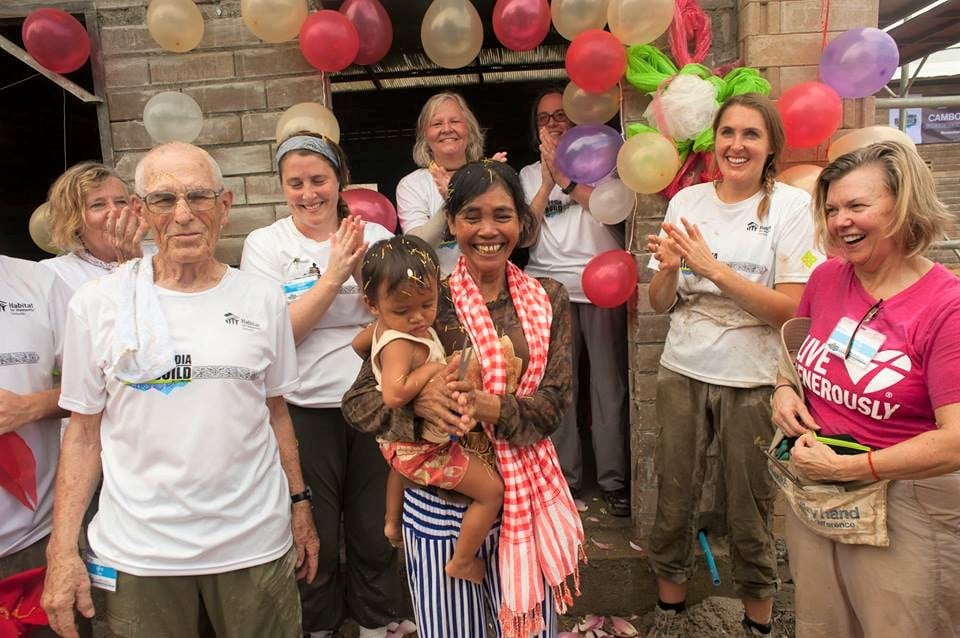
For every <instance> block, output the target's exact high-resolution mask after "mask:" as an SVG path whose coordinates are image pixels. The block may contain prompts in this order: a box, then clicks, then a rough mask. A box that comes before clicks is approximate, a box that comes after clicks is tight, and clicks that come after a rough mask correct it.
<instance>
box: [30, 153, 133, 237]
mask: <svg viewBox="0 0 960 638" xmlns="http://www.w3.org/2000/svg"><path fill="white" fill-rule="evenodd" d="M111 177H115V178H117V179H118V180H119V181H120V183H121V184H123V188H124V190H127V194H128V195H129V190H128V189H127V185H126V184H124V183H123V180H122V179H120V176H119V175H117V173H116V172H115V171H114V170H113V169H112V168H108V167H106V166H104V165H103V164H100V163H98V162H81V163H80V164H76V165H74V166H71V167H70V168H68V169H67V170H66V171H64V173H63V175H61V176H60V177H58V178H57V181H55V182H54V183H53V186H51V187H50V192H49V193H48V195H47V199H48V200H49V201H50V217H51V224H50V238H51V240H52V241H53V244H54V245H55V246H56V247H57V248H59V249H60V250H63V251H65V252H72V251H74V250H80V249H81V248H83V242H82V241H81V240H80V233H81V231H82V230H83V227H84V220H83V213H84V211H85V210H86V207H87V202H86V197H87V193H88V192H89V191H90V190H91V189H93V188H99V187H100V186H102V185H103V184H104V182H106V181H107V180H108V179H110V178H111Z"/></svg>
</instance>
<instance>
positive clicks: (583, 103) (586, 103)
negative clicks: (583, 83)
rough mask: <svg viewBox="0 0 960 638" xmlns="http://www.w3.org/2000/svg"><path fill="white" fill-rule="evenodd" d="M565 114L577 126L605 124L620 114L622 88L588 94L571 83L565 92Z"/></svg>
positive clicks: (617, 87) (614, 87)
mask: <svg viewBox="0 0 960 638" xmlns="http://www.w3.org/2000/svg"><path fill="white" fill-rule="evenodd" d="M563 112H564V113H566V114H567V117H568V118H570V119H571V120H573V121H574V122H576V123H577V124H605V123H606V122H608V121H609V120H610V118H612V117H613V116H614V115H616V114H617V113H619V112H620V87H619V86H616V85H614V86H612V87H610V89H609V90H607V91H604V92H603V93H587V92H586V91H584V90H583V89H581V88H580V87H579V86H577V85H576V84H574V83H573V82H570V83H568V84H567V88H565V89H564V90H563Z"/></svg>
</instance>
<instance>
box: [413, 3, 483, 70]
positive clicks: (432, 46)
mask: <svg viewBox="0 0 960 638" xmlns="http://www.w3.org/2000/svg"><path fill="white" fill-rule="evenodd" d="M420 41H421V42H422V43H423V51H424V53H426V54H427V57H429V58H430V59H431V60H433V61H434V62H435V63H436V64H437V65H438V66H442V67H444V68H445V69H459V68H462V67H465V66H467V65H468V64H470V63H471V62H472V61H473V59H474V58H476V57H477V56H478V55H479V54H480V48H481V47H482V46H483V23H482V22H481V21H480V14H479V13H477V9H476V7H474V6H473V3H472V2H470V1H469V0H433V3H432V4H431V5H430V7H429V8H427V12H426V13H425V14H424V15H423V22H422V23H421V25H420Z"/></svg>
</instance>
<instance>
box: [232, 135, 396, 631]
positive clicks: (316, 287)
mask: <svg viewBox="0 0 960 638" xmlns="http://www.w3.org/2000/svg"><path fill="white" fill-rule="evenodd" d="M275 167H276V169H277V170H278V172H279V175H280V183H281V185H282V188H283V194H284V196H285V197H286V200H287V205H288V206H289V207H290V213H291V214H290V217H286V218H283V219H280V220H278V221H277V222H275V223H273V224H271V225H270V226H267V227H266V228H261V229H259V230H255V231H254V232H252V233H250V235H249V236H248V237H247V240H246V243H245V244H244V247H243V257H242V260H241V265H240V268H241V269H243V270H250V271H253V272H257V273H260V274H262V275H265V276H266V277H268V278H269V279H271V280H273V281H275V282H276V284H277V285H278V286H282V287H283V290H284V292H285V294H286V297H287V301H288V304H289V310H290V320H291V322H292V323H293V335H294V339H295V340H296V342H297V364H298V367H299V372H300V388H299V389H298V390H296V391H294V392H291V393H290V394H287V395H286V396H285V398H286V400H287V402H288V404H289V409H290V416H291V417H292V419H293V425H294V429H295V430H296V434H297V441H298V442H299V444H300V450H301V457H300V459H301V462H302V465H303V474H304V479H305V480H306V482H307V485H308V486H310V489H311V490H312V491H313V495H314V508H313V513H314V520H315V521H316V525H317V530H318V533H319V535H320V539H321V540H320V565H319V571H318V574H317V579H316V581H315V582H314V583H313V584H312V585H303V587H302V589H301V598H302V601H303V619H304V629H305V630H306V631H307V632H310V633H312V635H314V636H316V635H321V636H323V635H329V633H326V632H332V631H333V630H335V629H336V627H337V625H338V624H339V623H340V621H341V620H342V618H343V616H344V614H345V612H346V613H349V615H350V616H351V617H352V618H354V619H355V620H356V621H357V622H359V623H360V625H361V626H362V627H366V628H368V629H374V628H380V627H383V626H385V625H387V624H388V623H389V622H391V621H392V620H394V619H395V618H394V612H393V609H394V607H395V606H396V604H397V600H398V599H399V581H398V579H397V573H396V568H395V567H394V561H395V558H396V553H395V550H393V549H392V548H391V547H390V545H389V544H388V543H387V541H386V539H385V538H384V536H383V534H382V529H383V528H382V523H380V522H381V521H383V518H384V499H383V494H384V491H385V489H386V477H387V467H386V465H385V464H384V463H383V461H382V459H381V456H380V451H379V448H378V446H377V442H376V440H375V439H374V437H373V436H371V435H365V434H360V433H357V432H355V431H354V430H352V429H350V428H349V427H347V425H346V423H345V422H344V420H343V416H342V415H341V413H340V399H341V397H342V396H343V393H344V392H345V391H346V390H347V388H348V387H350V383H351V382H352V381H353V379H354V378H355V377H356V374H357V371H358V370H359V368H360V358H359V357H358V356H357V355H356V354H355V353H354V352H353V349H352V348H351V341H352V340H353V338H354V336H355V335H356V334H357V333H358V332H359V331H360V330H361V328H363V327H364V326H365V325H367V324H368V323H370V322H371V321H372V320H373V315H371V314H370V311H369V310H368V309H367V307H366V306H365V305H364V303H363V295H362V294H361V290H360V286H359V284H358V282H359V281H360V276H359V272H358V271H359V268H360V262H361V260H362V259H363V256H364V254H365V253H366V251H367V248H368V246H369V245H371V244H373V243H375V242H377V241H379V240H381V239H387V238H390V237H392V236H393V235H392V234H391V233H390V232H389V231H388V230H387V229H385V228H383V227H382V226H379V225H377V224H373V223H364V222H363V221H361V220H360V219H359V218H358V217H350V216H349V210H348V208H347V205H346V203H345V202H344V201H343V198H341V197H340V193H341V192H342V191H343V189H344V187H346V186H347V184H348V183H349V179H350V172H349V169H348V167H347V158H346V155H345V154H344V153H343V150H342V149H341V148H340V146H339V145H337V144H336V143H335V142H333V141H332V140H329V139H326V138H323V137H320V136H317V135H315V134H313V133H309V132H304V133H297V134H294V135H293V136H292V137H290V138H289V139H286V140H284V141H283V142H282V143H281V144H280V146H279V147H278V148H277V153H276V159H275ZM341 519H342V520H343V531H344V533H345V537H344V538H345V543H346V553H347V562H346V567H345V573H342V572H341V568H340V553H339V552H340V538H341V536H340V531H341V524H340V522H341ZM347 591H350V592H351V593H352V595H351V597H350V599H347V596H346V592H347Z"/></svg>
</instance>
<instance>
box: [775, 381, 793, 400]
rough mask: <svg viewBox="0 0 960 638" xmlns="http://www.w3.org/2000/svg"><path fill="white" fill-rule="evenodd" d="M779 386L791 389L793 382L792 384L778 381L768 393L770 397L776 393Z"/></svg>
mask: <svg viewBox="0 0 960 638" xmlns="http://www.w3.org/2000/svg"><path fill="white" fill-rule="evenodd" d="M780 388H790V389H791V390H793V384H792V383H778V384H777V385H775V386H773V392H771V393H770V396H771V397H772V396H773V395H774V394H776V393H777V390H779V389H780Z"/></svg>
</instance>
